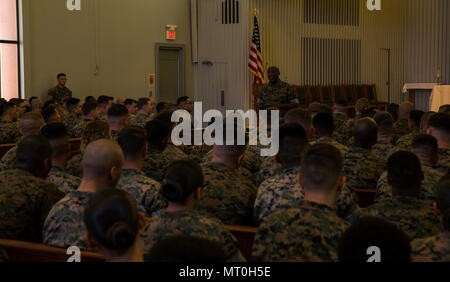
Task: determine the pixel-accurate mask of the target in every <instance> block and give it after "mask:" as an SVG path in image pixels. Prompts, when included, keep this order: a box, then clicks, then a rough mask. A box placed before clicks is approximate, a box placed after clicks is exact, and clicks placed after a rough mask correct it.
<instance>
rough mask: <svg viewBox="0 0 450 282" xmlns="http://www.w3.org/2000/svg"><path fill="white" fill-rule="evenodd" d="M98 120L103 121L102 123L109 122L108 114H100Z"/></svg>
mask: <svg viewBox="0 0 450 282" xmlns="http://www.w3.org/2000/svg"><path fill="white" fill-rule="evenodd" d="M98 119H99V120H102V121H105V122H108V114H107V113H100V114H99V115H98Z"/></svg>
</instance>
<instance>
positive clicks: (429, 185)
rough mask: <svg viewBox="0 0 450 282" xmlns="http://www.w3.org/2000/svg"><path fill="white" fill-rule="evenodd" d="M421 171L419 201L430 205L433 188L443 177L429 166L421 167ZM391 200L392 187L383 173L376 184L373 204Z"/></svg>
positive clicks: (433, 198) (385, 173)
mask: <svg viewBox="0 0 450 282" xmlns="http://www.w3.org/2000/svg"><path fill="white" fill-rule="evenodd" d="M422 171H423V174H424V177H425V179H424V181H423V182H422V190H421V193H420V199H422V200H426V201H429V202H430V203H432V202H433V201H434V200H435V198H436V197H435V192H436V191H435V188H436V185H437V183H438V182H439V180H441V178H442V177H443V176H444V174H443V173H442V172H440V171H437V170H435V169H433V168H431V166H428V165H422ZM389 199H392V186H391V185H390V184H389V181H388V173H387V171H385V172H384V173H383V174H382V175H381V177H380V179H379V180H378V184H377V194H376V196H375V202H380V201H384V200H389Z"/></svg>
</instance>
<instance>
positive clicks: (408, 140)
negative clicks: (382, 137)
mask: <svg viewBox="0 0 450 282" xmlns="http://www.w3.org/2000/svg"><path fill="white" fill-rule="evenodd" d="M420 134H421V132H420V131H412V132H410V133H408V134H406V135H403V136H401V137H400V138H399V139H398V140H397V143H396V144H395V147H394V149H392V151H391V152H390V153H389V155H393V154H395V153H396V152H400V151H407V152H411V146H412V142H413V140H414V138H416V137H417V136H419V135H420Z"/></svg>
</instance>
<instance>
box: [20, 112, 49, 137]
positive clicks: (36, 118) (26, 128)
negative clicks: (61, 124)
mask: <svg viewBox="0 0 450 282" xmlns="http://www.w3.org/2000/svg"><path fill="white" fill-rule="evenodd" d="M44 125H45V121H44V118H43V117H42V115H41V114H40V113H37V112H29V113H24V114H23V115H22V116H21V117H20V120H19V127H20V130H21V131H22V134H23V135H24V136H31V135H36V134H39V131H40V130H41V128H42V127H43V126H44Z"/></svg>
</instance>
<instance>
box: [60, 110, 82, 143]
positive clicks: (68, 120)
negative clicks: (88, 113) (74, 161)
mask: <svg viewBox="0 0 450 282" xmlns="http://www.w3.org/2000/svg"><path fill="white" fill-rule="evenodd" d="M80 122H81V118H80V117H79V116H77V115H75V114H68V115H67V116H65V117H64V120H63V122H62V123H63V124H64V125H65V126H66V128H67V131H68V132H69V133H70V134H71V135H72V137H73V138H75V136H73V135H74V134H73V129H74V128H75V127H76V126H77V125H78V124H79V123H80Z"/></svg>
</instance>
